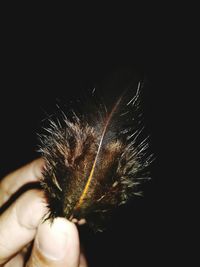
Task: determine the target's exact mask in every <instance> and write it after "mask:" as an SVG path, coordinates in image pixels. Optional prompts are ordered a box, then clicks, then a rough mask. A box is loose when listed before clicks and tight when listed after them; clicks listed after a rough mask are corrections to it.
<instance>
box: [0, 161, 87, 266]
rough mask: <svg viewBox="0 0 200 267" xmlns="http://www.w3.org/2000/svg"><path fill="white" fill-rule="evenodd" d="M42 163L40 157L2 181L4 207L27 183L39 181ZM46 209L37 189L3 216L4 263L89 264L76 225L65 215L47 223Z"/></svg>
mask: <svg viewBox="0 0 200 267" xmlns="http://www.w3.org/2000/svg"><path fill="white" fill-rule="evenodd" d="M42 166H43V161H42V160H41V159H38V160H35V161H33V162H32V163H29V164H28V165H26V166H24V167H22V168H20V169H19V170H17V171H15V172H13V173H11V174H9V175H8V176H6V177H5V178H4V179H3V180H2V181H1V182H0V207H2V205H3V204H4V203H6V202H7V201H8V200H9V199H10V197H11V196H12V195H13V194H14V193H15V192H17V191H18V190H19V189H20V188H21V187H22V186H23V185H25V184H27V183H30V182H37V181H38V180H39V178H40V177H41V170H42ZM46 209H47V208H46V202H45V198H44V195H43V192H42V191H40V190H37V189H33V190H29V191H27V192H25V193H23V194H22V195H21V196H20V197H19V198H18V199H17V200H16V201H14V202H13V203H12V205H10V206H9V207H8V208H7V209H6V210H5V211H4V212H3V213H2V214H1V215H0V266H4V267H12V266H13V267H22V266H26V267H44V266H45V267H46V266H51V267H64V266H65V267H87V263H86V259H85V257H84V255H83V254H82V253H81V252H80V246H79V236H78V231H77V228H76V226H75V224H74V223H72V222H70V221H68V220H66V219H64V218H56V219H55V220H54V221H53V223H52V224H51V223H50V222H49V221H48V220H47V221H45V222H44V221H43V218H44V215H45V214H46V211H47V210H46ZM28 252H29V253H30V257H29V258H28V259H27V253H28Z"/></svg>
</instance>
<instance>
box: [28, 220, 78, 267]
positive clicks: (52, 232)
mask: <svg viewBox="0 0 200 267" xmlns="http://www.w3.org/2000/svg"><path fill="white" fill-rule="evenodd" d="M79 255H80V248H79V237H78V231H77V228H76V226H75V225H74V224H73V223H72V222H70V221H68V220H66V219H64V218H56V219H54V221H53V223H52V224H50V222H49V221H46V222H45V223H43V224H41V225H40V226H39V227H38V232H37V235H36V239H35V242H34V246H33V251H32V254H31V257H30V259H29V261H28V263H27V265H26V266H27V267H36V266H40V267H45V266H51V267H78V266H79Z"/></svg>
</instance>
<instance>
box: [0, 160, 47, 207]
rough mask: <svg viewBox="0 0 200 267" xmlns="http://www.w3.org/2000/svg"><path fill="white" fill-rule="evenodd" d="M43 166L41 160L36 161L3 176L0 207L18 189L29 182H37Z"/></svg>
mask: <svg viewBox="0 0 200 267" xmlns="http://www.w3.org/2000/svg"><path fill="white" fill-rule="evenodd" d="M43 166H44V161H43V159H41V158H40V159H36V160H34V161H32V162H31V163H28V164H26V165H25V166H23V167H21V168H20V169H18V170H16V171H14V172H12V173H10V174H8V175H7V176H5V177H4V178H3V179H2V181H0V207H1V206H2V205H3V204H4V203H5V202H6V201H7V200H8V199H9V198H10V197H11V196H12V195H13V194H14V193H15V192H17V191H18V189H19V188H20V187H22V186H23V185H25V184H27V183H30V182H37V181H39V180H40V178H41V177H42V169H43Z"/></svg>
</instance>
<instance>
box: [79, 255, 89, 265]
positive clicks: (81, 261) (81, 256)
mask: <svg viewBox="0 0 200 267" xmlns="http://www.w3.org/2000/svg"><path fill="white" fill-rule="evenodd" d="M78 267H88V264H87V260H86V258H85V255H84V254H83V253H81V254H80V260H79V266H78Z"/></svg>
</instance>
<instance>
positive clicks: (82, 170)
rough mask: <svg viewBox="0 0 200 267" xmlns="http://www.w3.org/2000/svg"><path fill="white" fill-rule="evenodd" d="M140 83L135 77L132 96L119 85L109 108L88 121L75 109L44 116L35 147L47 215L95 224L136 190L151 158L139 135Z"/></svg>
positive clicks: (124, 201) (136, 193)
mask: <svg viewBox="0 0 200 267" xmlns="http://www.w3.org/2000/svg"><path fill="white" fill-rule="evenodd" d="M140 87H141V83H140V82H139V83H138V84H137V85H136V86H135V88H133V89H135V93H134V96H133V97H132V98H130V97H129V96H130V92H132V91H133V90H130V89H129V90H125V91H124V93H123V94H122V95H121V96H120V97H119V98H118V99H117V100H116V101H115V103H114V104H113V105H112V108H111V109H110V110H107V109H105V111H104V112H102V110H97V111H96V112H94V114H93V116H90V117H94V118H93V120H91V119H88V120H87V116H86V117H81V116H78V115H76V114H75V113H74V115H73V118H71V119H69V118H68V117H67V115H63V116H62V119H60V120H57V121H56V120H52V119H49V127H48V128H46V131H47V134H44V135H41V136H40V139H41V145H40V152H41V153H42V156H43V158H44V159H45V162H46V165H45V170H44V173H43V180H42V181H41V183H42V187H43V189H44V191H45V193H46V196H47V200H48V205H49V217H50V218H52V219H53V218H55V217H57V216H62V217H66V218H67V219H72V218H77V219H80V218H85V219H86V220H87V222H88V223H89V224H91V225H94V226H95V227H96V229H101V228H100V226H99V224H101V223H100V222H101V219H102V217H107V214H108V213H109V211H112V209H113V208H116V207H117V206H119V205H121V204H124V203H126V202H127V200H128V199H129V198H130V197H131V196H134V195H138V194H140V192H138V184H139V183H140V182H141V181H142V180H143V179H146V178H147V177H146V175H147V172H146V169H147V167H148V165H149V163H150V161H151V155H150V156H148V153H147V147H148V143H147V138H146V139H144V140H141V138H140V136H141V133H142V127H141V126H140V123H138V121H139V120H140V111H139V102H140V101H139V99H140ZM91 101H92V99H91ZM97 109H98V108H97ZM90 115H91V114H90ZM88 118H89V117H88Z"/></svg>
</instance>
